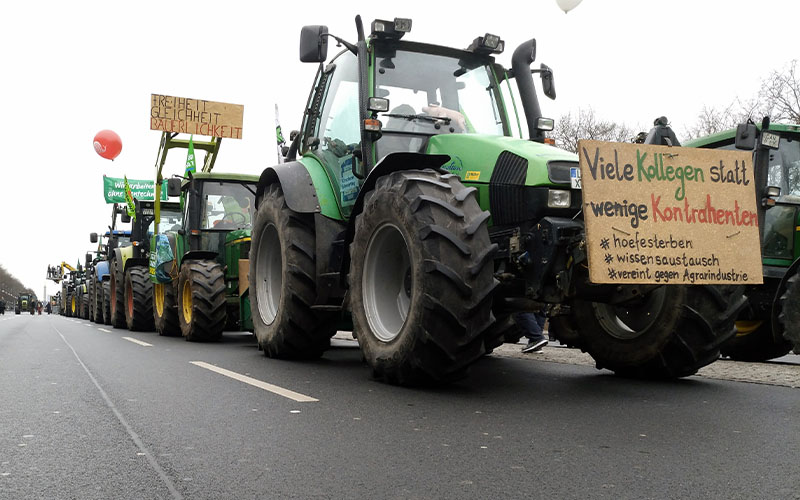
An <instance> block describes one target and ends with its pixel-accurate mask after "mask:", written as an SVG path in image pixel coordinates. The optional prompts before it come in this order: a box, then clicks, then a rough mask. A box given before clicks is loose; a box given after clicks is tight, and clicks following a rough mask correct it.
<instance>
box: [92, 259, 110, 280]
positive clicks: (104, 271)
mask: <svg viewBox="0 0 800 500" xmlns="http://www.w3.org/2000/svg"><path fill="white" fill-rule="evenodd" d="M94 268H95V278H96V279H97V282H98V283H99V282H101V281H103V279H104V278H105V277H106V276H108V275H109V274H108V261H107V260H102V261H100V262H98V263H97V264H96V265H95V266H94Z"/></svg>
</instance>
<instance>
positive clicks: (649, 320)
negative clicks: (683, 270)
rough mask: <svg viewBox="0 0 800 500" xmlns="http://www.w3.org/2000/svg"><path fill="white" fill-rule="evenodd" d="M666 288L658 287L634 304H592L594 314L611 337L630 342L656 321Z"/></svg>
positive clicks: (662, 304) (664, 297) (665, 294)
mask: <svg viewBox="0 0 800 500" xmlns="http://www.w3.org/2000/svg"><path fill="white" fill-rule="evenodd" d="M666 296H667V288H666V287H663V286H662V287H660V288H657V289H655V290H653V291H652V292H650V293H649V294H647V296H646V297H643V298H641V299H639V300H638V301H637V302H636V303H634V304H625V305H613V304H602V303H597V302H595V303H593V304H592V307H593V308H594V311H595V314H596V315H597V319H598V321H599V322H600V324H601V325H602V326H603V329H604V330H605V331H606V332H607V333H608V334H609V335H611V336H612V337H614V338H617V339H620V340H632V339H635V338H637V337H639V336H640V335H642V334H643V333H644V332H645V330H647V329H648V328H650V327H651V326H652V325H653V324H654V323H655V322H656V320H657V318H658V313H659V312H660V311H661V309H662V308H663V307H664V301H665V299H666Z"/></svg>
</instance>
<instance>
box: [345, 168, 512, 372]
mask: <svg viewBox="0 0 800 500" xmlns="http://www.w3.org/2000/svg"><path fill="white" fill-rule="evenodd" d="M487 218H488V214H487V213H486V212H484V211H483V210H481V208H480V206H479V205H478V201H477V198H476V190H475V189H474V188H466V187H464V185H463V184H462V183H461V181H460V180H459V179H458V177H456V176H454V175H450V174H441V173H438V172H435V171H433V170H422V171H420V170H408V171H400V172H394V173H391V174H388V175H386V176H384V177H381V178H379V179H378V180H377V182H376V184H375V188H374V189H373V190H372V191H370V192H369V193H367V194H366V196H365V201H364V208H363V211H362V212H361V213H360V214H358V215H357V217H356V224H355V236H354V238H353V242H352V243H351V245H350V255H351V270H350V276H349V280H350V291H351V298H350V306H351V311H352V314H353V326H354V330H355V334H356V338H357V339H358V343H359V345H360V347H361V350H362V353H363V355H364V358H365V360H366V362H367V364H368V365H369V366H370V368H371V369H372V373H373V376H374V377H376V378H377V379H379V380H382V381H384V382H388V383H391V384H401V385H412V384H418V383H425V382H430V381H434V382H449V381H452V380H456V379H458V378H461V377H463V376H464V375H465V374H466V370H467V368H468V367H469V366H470V365H471V364H472V363H473V362H475V361H476V360H478V359H479V358H480V357H481V356H482V355H483V354H484V353H485V352H486V350H485V347H484V341H485V335H486V334H487V332H489V329H490V327H491V326H492V324H493V323H494V315H493V314H492V296H493V291H494V288H495V286H496V281H495V279H494V277H493V268H494V266H493V259H492V256H493V255H494V253H495V252H496V250H497V246H496V245H494V244H492V243H491V242H490V240H489V232H488V230H487V226H486V220H487Z"/></svg>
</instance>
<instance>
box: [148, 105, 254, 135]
mask: <svg viewBox="0 0 800 500" xmlns="http://www.w3.org/2000/svg"><path fill="white" fill-rule="evenodd" d="M243 116H244V106H242V105H241V104H228V103H224V102H214V101H205V100H202V99H189V98H186V97H172V96H168V95H161V94H152V95H151V96H150V130H163V131H165V132H181V133H184V134H196V135H207V136H211V137H226V138H229V139H241V138H242V120H243Z"/></svg>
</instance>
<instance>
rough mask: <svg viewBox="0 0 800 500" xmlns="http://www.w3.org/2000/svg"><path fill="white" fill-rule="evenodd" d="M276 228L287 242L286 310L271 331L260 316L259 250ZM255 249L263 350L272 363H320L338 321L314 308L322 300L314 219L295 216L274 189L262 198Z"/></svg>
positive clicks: (254, 292)
mask: <svg viewBox="0 0 800 500" xmlns="http://www.w3.org/2000/svg"><path fill="white" fill-rule="evenodd" d="M270 223H272V224H274V225H275V227H276V229H277V231H278V232H279V237H280V238H281V241H282V242H283V245H284V248H283V249H282V252H283V259H284V260H283V262H284V266H285V270H284V273H283V276H284V283H282V291H281V306H280V307H279V310H278V312H277V315H276V317H275V319H274V320H273V322H272V324H271V325H267V324H266V323H265V322H264V321H263V320H262V319H261V317H260V313H259V310H258V301H259V300H260V297H259V295H258V280H259V279H261V278H260V277H258V276H256V269H257V268H258V258H259V256H258V249H259V247H260V238H261V236H262V232H263V230H262V228H263V227H266V226H267V225H268V224H270ZM252 238H253V240H252V244H251V246H250V301H251V311H252V317H253V326H254V330H255V332H254V333H255V335H256V338H257V339H258V344H259V347H260V348H261V349H262V350H263V351H264V354H265V355H266V356H268V357H271V358H282V359H315V358H318V357H320V356H321V355H322V353H323V352H325V351H326V350H327V349H328V348H329V347H330V339H331V337H332V336H333V335H334V334H335V333H336V327H335V318H336V315H335V314H334V313H331V312H327V311H325V312H323V311H317V310H314V309H312V308H311V306H313V305H314V303H315V301H316V298H317V283H316V255H315V252H316V250H315V249H316V241H315V240H316V234H315V230H314V219H313V216H312V215H311V214H300V213H296V212H293V211H292V210H291V209H290V208H289V207H288V205H287V204H286V199H285V197H284V194H283V189H282V188H281V186H280V185H279V184H277V183H275V184H272V185H270V186H269V187H268V188H267V190H266V192H265V193H264V194H263V195H262V199H261V201H260V203H259V208H258V213H257V214H256V219H255V224H254V225H253V232H252Z"/></svg>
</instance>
